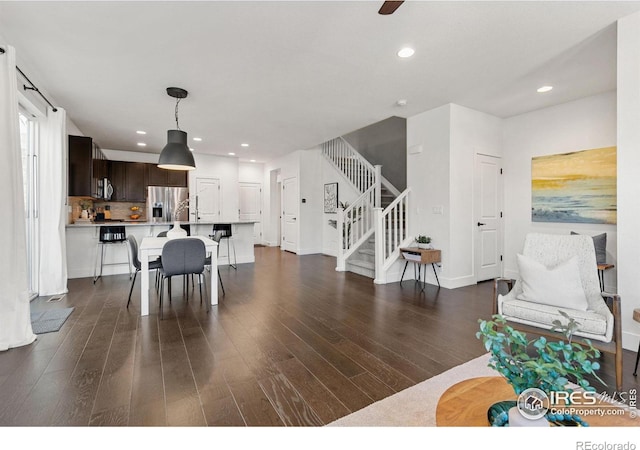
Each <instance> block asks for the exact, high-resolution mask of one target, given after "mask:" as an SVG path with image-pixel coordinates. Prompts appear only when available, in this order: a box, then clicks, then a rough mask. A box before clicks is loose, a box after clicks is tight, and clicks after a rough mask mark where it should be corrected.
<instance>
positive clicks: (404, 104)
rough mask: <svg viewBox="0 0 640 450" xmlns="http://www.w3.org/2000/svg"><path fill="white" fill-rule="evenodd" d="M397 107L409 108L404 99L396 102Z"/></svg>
mask: <svg viewBox="0 0 640 450" xmlns="http://www.w3.org/2000/svg"><path fill="white" fill-rule="evenodd" d="M396 105H398V106H407V101H406V100H405V99H404V98H401V99H400V100H398V101H397V102H396Z"/></svg>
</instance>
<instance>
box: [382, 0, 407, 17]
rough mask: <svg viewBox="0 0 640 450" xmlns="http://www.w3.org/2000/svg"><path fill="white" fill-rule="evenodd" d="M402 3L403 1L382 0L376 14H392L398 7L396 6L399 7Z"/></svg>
mask: <svg viewBox="0 0 640 450" xmlns="http://www.w3.org/2000/svg"><path fill="white" fill-rule="evenodd" d="M403 3H404V1H401V2H399V1H398V2H396V1H387V2H384V3H383V4H382V6H381V7H380V10H379V11H378V14H382V15H385V16H386V15H389V14H393V13H394V12H395V11H396V9H398V7H400V5H402V4H403Z"/></svg>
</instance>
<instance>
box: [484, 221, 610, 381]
mask: <svg viewBox="0 0 640 450" xmlns="http://www.w3.org/2000/svg"><path fill="white" fill-rule="evenodd" d="M518 262H519V266H520V275H519V277H518V279H517V280H508V279H503V278H499V279H497V280H495V285H494V298H493V313H494V314H501V315H502V316H504V317H505V319H507V321H508V324H509V325H510V326H512V327H513V328H516V329H518V330H521V331H523V332H527V333H532V334H537V335H541V336H546V337H556V338H558V337H560V338H561V337H562V335H561V334H560V333H558V332H555V331H552V330H551V328H552V327H553V321H555V320H559V321H560V322H561V323H566V319H565V318H564V317H563V316H562V315H561V314H560V313H559V312H558V310H560V309H561V310H563V311H564V312H566V313H567V314H568V315H569V316H570V317H572V318H574V319H575V320H576V321H577V322H578V323H579V324H580V326H579V328H578V330H577V331H576V332H575V333H574V341H575V342H580V341H583V340H584V339H589V340H590V341H591V344H592V345H593V346H594V347H595V348H597V349H598V350H600V351H601V352H604V353H611V354H613V355H614V356H615V370H616V391H617V392H620V391H621V390H622V336H621V333H622V332H621V319H620V312H621V309H620V296H618V295H616V294H608V293H605V292H601V291H600V283H599V280H598V274H597V264H596V254H595V248H594V244H593V239H592V238H591V237H590V236H583V235H555V234H540V233H530V234H528V235H527V236H526V239H525V243H524V248H523V251H522V255H518ZM572 267H575V270H574V269H573V268H572ZM540 268H541V269H540ZM554 279H555V281H554ZM557 280H562V282H558V281H557ZM580 291H582V292H580ZM576 297H578V299H577V300H576Z"/></svg>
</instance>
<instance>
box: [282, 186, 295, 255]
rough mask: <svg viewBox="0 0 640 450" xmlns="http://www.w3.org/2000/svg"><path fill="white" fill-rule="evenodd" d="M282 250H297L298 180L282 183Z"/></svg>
mask: <svg viewBox="0 0 640 450" xmlns="http://www.w3.org/2000/svg"><path fill="white" fill-rule="evenodd" d="M281 248H282V250H286V251H289V252H294V253H295V252H297V250H298V180H297V179H296V177H292V178H285V179H284V180H283V183H282V247H281Z"/></svg>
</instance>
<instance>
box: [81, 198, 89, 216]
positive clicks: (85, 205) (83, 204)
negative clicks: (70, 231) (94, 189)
mask: <svg viewBox="0 0 640 450" xmlns="http://www.w3.org/2000/svg"><path fill="white" fill-rule="evenodd" d="M91 206H92V203H91V201H89V200H80V209H81V211H82V212H81V213H80V218H82V219H88V218H89V209H90V208H91Z"/></svg>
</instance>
